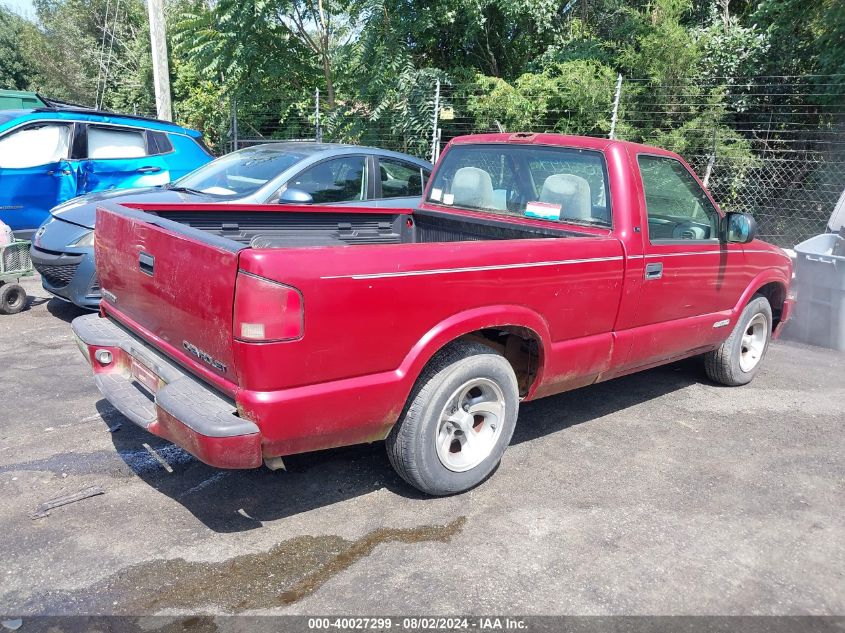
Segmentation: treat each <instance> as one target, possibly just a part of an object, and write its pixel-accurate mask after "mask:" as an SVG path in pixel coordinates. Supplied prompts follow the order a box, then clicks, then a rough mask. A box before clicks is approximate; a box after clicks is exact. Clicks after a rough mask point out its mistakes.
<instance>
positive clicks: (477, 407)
mask: <svg viewBox="0 0 845 633" xmlns="http://www.w3.org/2000/svg"><path fill="white" fill-rule="evenodd" d="M518 410H519V391H518V387H517V381H516V375H515V374H514V371H513V368H512V367H511V365H510V363H509V362H508V361H507V360H505V359H504V358H503V357H502V356H501V355H499V354H497V353H495V352H494V351H493V350H491V349H490V348H489V347H486V346H485V345H482V344H480V343H455V344H453V345H450V346H449V347H448V348H446V349H445V350H443V351H442V352H440V353H438V354H437V356H435V358H434V359H432V361H431V362H430V363H429V365H428V367H427V368H426V370H425V371H424V372H423V375H422V376H420V379H419V380H418V381H417V384H416V385H415V388H414V391H413V392H412V394H411V396H410V401H409V403H408V405H407V406H406V408H405V411H404V412H403V414H402V417H401V418H400V420H399V422H397V423H396V426H394V427H393V430H392V431H391V432H390V435H389V436H388V438H387V455H388V457H389V458H390V463H391V464H392V465H393V467H394V468H395V469H396V472H398V473H399V475H400V476H401V477H402V478H403V479H404V480H405V481H407V482H408V483H409V484H411V485H412V486H414V487H416V488H418V489H419V490H422V491H423V492H426V493H428V494H431V495H449V494H455V493H458V492H463V491H465V490H469V489H470V488H472V487H473V486H476V485H478V484H479V483H481V482H482V481H484V479H486V478H487V477H488V476H489V475H490V473H492V472H493V470H495V468H496V466H497V465H498V464H499V461H500V460H501V458H502V454H503V453H504V452H505V449H506V448H507V446H508V443H509V442H510V439H511V435H512V434H513V430H514V427H515V425H516V417H517V413H518Z"/></svg>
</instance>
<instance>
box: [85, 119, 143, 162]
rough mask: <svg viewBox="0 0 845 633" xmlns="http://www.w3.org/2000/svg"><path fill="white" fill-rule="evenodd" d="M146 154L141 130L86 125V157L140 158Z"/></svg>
mask: <svg viewBox="0 0 845 633" xmlns="http://www.w3.org/2000/svg"><path fill="white" fill-rule="evenodd" d="M146 154H147V144H146V141H145V140H144V131H143V130H129V129H125V128H113V127H102V126H99V125H89V126H88V158H93V159H103V158H140V157H141V156H146Z"/></svg>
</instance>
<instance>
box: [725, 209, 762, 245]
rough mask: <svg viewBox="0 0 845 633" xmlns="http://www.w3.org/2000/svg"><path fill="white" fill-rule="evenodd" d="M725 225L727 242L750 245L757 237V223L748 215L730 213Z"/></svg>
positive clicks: (726, 217)
mask: <svg viewBox="0 0 845 633" xmlns="http://www.w3.org/2000/svg"><path fill="white" fill-rule="evenodd" d="M723 223H724V227H725V229H724V231H723V232H722V235H724V238H725V241H726V242H733V243H736V244H748V242H750V241H751V240H753V239H754V238H755V237H757V221H756V220H755V219H754V218H752V217H751V216H750V215H748V214H747V213H728V214H727V215H726V216H725V219H724V220H723Z"/></svg>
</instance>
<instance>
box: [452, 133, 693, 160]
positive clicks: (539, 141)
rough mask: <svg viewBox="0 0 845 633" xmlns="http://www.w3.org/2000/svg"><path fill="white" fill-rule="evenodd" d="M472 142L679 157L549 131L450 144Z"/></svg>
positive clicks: (639, 146)
mask: <svg viewBox="0 0 845 633" xmlns="http://www.w3.org/2000/svg"><path fill="white" fill-rule="evenodd" d="M470 143H512V144H534V145H559V146H561V147H576V148H583V149H592V150H598V151H605V150H607V149H608V148H609V147H611V146H614V145H616V146H623V147H626V148H628V149H630V150H632V151H633V152H635V153H637V152H638V153H648V154H659V155H663V156H672V157H677V156H678V155H677V154H676V153H675V152H671V151H669V150H666V149H662V148H660V147H654V146H652V145H642V144H640V143H633V142H631V141H619V140H615V139H607V138H601V137H595V136H574V135H568V134H553V133H548V132H538V133H533V132H499V133H494V134H469V135H467V136H457V137H455V138H453V139H452V140H451V141H449V144H450V145H465V144H470Z"/></svg>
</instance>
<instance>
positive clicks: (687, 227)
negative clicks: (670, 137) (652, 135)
mask: <svg viewBox="0 0 845 633" xmlns="http://www.w3.org/2000/svg"><path fill="white" fill-rule="evenodd" d="M637 160H638V161H639V165H640V174H641V175H642V179H643V191H644V193H645V204H646V212H647V214H648V234H649V239H650V240H651V241H655V240H712V239H716V238H717V237H718V235H719V233H718V228H719V213H718V211H716V208H715V207H714V206H713V203H712V202H710V199H709V198H708V197H707V194H706V193H704V190H703V189H702V188H701V186H700V185H699V184H698V183H697V182H696V180H695V178H693V177H692V175H691V174H690V173H689V172H688V171H687V170H686V168H685V167H684V166H683V165H682V164H681V163H680V162H679V161H677V160H675V159H674V158H666V157H662V156H644V155H643V156H638V157H637Z"/></svg>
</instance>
